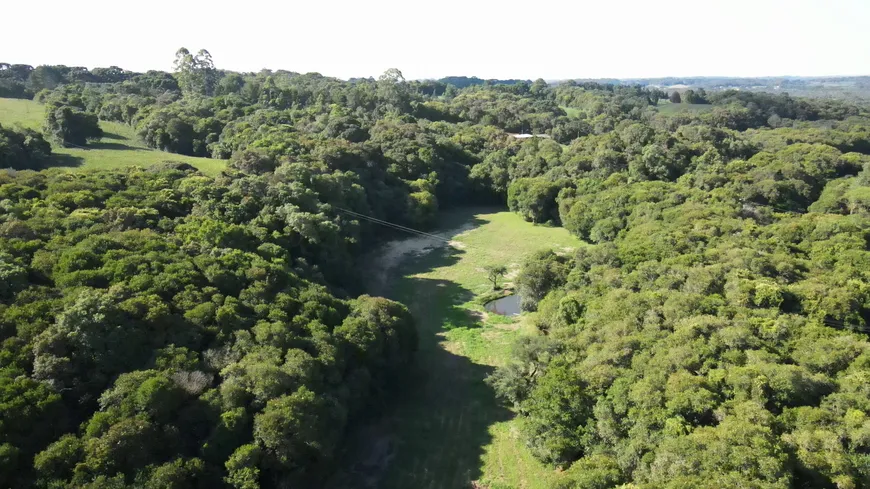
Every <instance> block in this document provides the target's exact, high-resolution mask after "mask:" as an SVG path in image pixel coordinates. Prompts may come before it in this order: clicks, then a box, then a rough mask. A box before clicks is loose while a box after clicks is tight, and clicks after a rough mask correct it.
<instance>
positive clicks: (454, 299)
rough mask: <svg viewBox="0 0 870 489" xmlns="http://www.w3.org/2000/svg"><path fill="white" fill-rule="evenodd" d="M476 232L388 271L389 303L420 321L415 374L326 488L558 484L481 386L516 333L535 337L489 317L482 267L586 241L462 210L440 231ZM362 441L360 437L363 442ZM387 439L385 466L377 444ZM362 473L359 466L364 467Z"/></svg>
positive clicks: (523, 319)
mask: <svg viewBox="0 0 870 489" xmlns="http://www.w3.org/2000/svg"><path fill="white" fill-rule="evenodd" d="M469 224H471V225H473V228H472V229H471V230H469V231H466V232H463V233H461V234H458V235H456V236H453V237H452V239H453V243H454V245H453V246H442V247H438V248H435V249H434V250H429V251H428V252H426V253H423V254H420V255H415V256H413V257H412V258H406V259H405V260H404V262H403V263H402V264H401V265H399V267H398V268H397V269H396V270H395V271H394V273H392V274H391V275H392V277H391V278H390V280H389V283H388V284H387V285H388V287H387V289H386V293H387V295H388V296H390V297H392V298H394V299H397V300H400V301H402V302H404V303H405V304H407V305H408V307H409V308H410V309H411V312H412V313H413V314H414V317H415V318H416V320H417V326H418V330H419V333H420V351H419V352H418V354H417V368H418V369H419V371H417V372H414V373H412V374H411V375H410V376H411V380H410V381H409V385H408V387H407V388H406V389H405V390H403V391H402V393H401V396H402V397H401V399H399V400H398V402H397V404H396V405H394V406H393V407H391V408H390V411H389V412H388V413H386V414H385V415H384V416H383V419H382V420H381V421H380V422H379V425H380V426H379V428H378V429H377V430H376V434H373V432H372V431H371V430H366V431H365V432H364V433H365V435H363V439H357V440H356V441H355V444H356V448H355V449H352V450H351V453H355V455H349V456H348V457H347V458H348V460H347V464H346V467H347V472H349V473H345V474H344V476H343V477H339V478H338V479H339V480H337V481H335V483H334V484H332V485H330V487H336V488H337V487H378V488H396V489H399V488H402V489H404V488H410V487H413V488H431V489H436V488H437V489H441V488H445V489H450V488H466V489H467V488H470V487H471V482H472V481H477V482H478V483H479V484H480V485H481V486H483V487H487V488H492V489H495V488H515V489H521V488H522V489H525V488H529V489H537V488H541V489H543V488H546V487H550V486H551V485H552V483H553V482H554V481H555V480H556V479H557V478H558V477H559V474H558V473H557V472H556V471H554V470H553V469H552V468H549V467H545V466H543V465H541V464H540V463H538V462H537V461H535V460H534V459H533V458H532V457H531V455H530V454H529V453H528V451H527V450H526V449H525V448H524V446H523V445H522V442H520V441H518V440H517V435H516V432H517V425H516V423H517V422H518V421H516V420H514V419H513V414H512V413H511V412H510V411H509V410H508V409H506V408H505V407H504V406H502V405H500V404H499V403H498V402H496V399H495V398H494V396H493V392H492V389H490V387H489V386H487V385H486V384H485V383H484V381H483V379H484V378H485V377H486V376H487V375H488V374H489V373H490V372H492V370H493V368H494V367H495V366H498V365H500V364H502V363H504V362H505V361H506V359H507V357H508V354H509V352H510V347H511V345H512V343H513V340H514V339H515V338H516V337H517V335H521V334H533V333H532V331H533V329H534V328H533V327H532V326H531V321H530V320H529V316H527V315H524V316H520V318H519V319H510V318H505V317H502V316H496V315H487V314H485V312H484V309H483V307H481V306H480V305H479V303H478V302H477V301H475V297H477V296H478V295H481V294H485V293H487V292H489V290H490V287H491V286H490V284H489V282H488V281H487V278H486V274H485V273H484V272H483V267H484V266H486V265H490V264H492V265H495V264H504V265H506V266H508V268H509V269H516V268H517V267H518V266H519V264H520V263H521V262H522V260H523V259H524V258H525V257H526V256H528V255H529V254H530V253H532V252H534V251H537V250H539V249H543V248H557V249H563V250H564V249H566V248H573V247H576V246H578V245H579V244H580V242H579V241H578V240H576V239H575V238H574V237H572V236H571V235H570V234H569V233H568V232H567V231H566V230H564V229H561V228H549V227H544V226H534V225H532V224H529V223H527V222H524V221H522V219H520V218H519V217H518V216H517V215H515V214H512V213H509V212H491V211H482V210H478V211H473V210H464V211H461V212H455V213H451V214H448V215H447V216H445V219H444V224H443V226H442V229H456V228H457V227H459V226H463V225H465V226H467V225H469ZM357 438H360V437H357ZM385 439H387V440H390V441H389V443H391V444H392V446H393V448H392V454H391V455H390V456H388V457H385V458H386V459H387V460H385V461H384V462H383V464H382V465H383V467H382V468H380V469H376V470H373V469H372V467H373V466H375V467H377V466H378V465H381V464H378V463H373V462H372V460H371V458H372V456H371V453H372V451H373V450H372V448H371V447H372V444H376V443H379V440H380V441H382V440H385ZM360 467H362V469H361V468H360Z"/></svg>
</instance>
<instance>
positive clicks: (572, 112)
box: [559, 105, 580, 117]
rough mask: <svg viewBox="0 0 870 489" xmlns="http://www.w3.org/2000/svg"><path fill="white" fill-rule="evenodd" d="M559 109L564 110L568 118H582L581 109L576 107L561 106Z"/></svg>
mask: <svg viewBox="0 0 870 489" xmlns="http://www.w3.org/2000/svg"><path fill="white" fill-rule="evenodd" d="M559 108H561V109H562V110H564V111H565V114H567V115H568V117H580V109H578V108H576V107H567V106H565V105H560V106H559Z"/></svg>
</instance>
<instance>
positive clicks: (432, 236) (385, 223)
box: [332, 205, 450, 243]
mask: <svg viewBox="0 0 870 489" xmlns="http://www.w3.org/2000/svg"><path fill="white" fill-rule="evenodd" d="M332 207H333V208H334V209H335V210H338V211H341V212H344V213H346V214H349V215H351V216H353V217H357V218H360V219H365V220H367V221H370V222H373V223H375V224H380V225H382V226H386V227H389V228H392V229H396V230H398V231H404V232H407V233H411V234H415V235H417V236H421V237H424V238H429V239H434V240H438V241H442V242H444V243H449V242H450V240H449V239H447V238H445V237H443V236H438V235H437V234H431V233H427V232H425V231H420V230H418V229H414V228H409V227H407V226H402V225H401V224H396V223H392V222H389V221H384V220H382V219H378V218H375V217H372V216H367V215H365V214H361V213H359V212H355V211H352V210H349V209H345V208H343V207H338V206H335V205H333V206H332Z"/></svg>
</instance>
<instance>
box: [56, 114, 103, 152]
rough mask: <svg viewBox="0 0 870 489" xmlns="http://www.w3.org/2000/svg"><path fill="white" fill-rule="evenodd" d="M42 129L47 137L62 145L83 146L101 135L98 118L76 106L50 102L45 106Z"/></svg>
mask: <svg viewBox="0 0 870 489" xmlns="http://www.w3.org/2000/svg"><path fill="white" fill-rule="evenodd" d="M42 130H43V132H44V133H45V134H47V135H48V137H49V138H51V139H53V140H55V141H57V142H58V143H60V144H63V145H67V144H69V145H74V146H84V145H86V144H88V141H93V140H95V139H100V138H101V137H103V130H102V129H100V125H99V120H98V119H97V116H96V115H94V114H89V113H87V112H85V111H83V110H81V109H80V108H78V107H73V106H69V105H56V104H54V103H50V104H48V105H46V107H45V123H44V124H43V127H42Z"/></svg>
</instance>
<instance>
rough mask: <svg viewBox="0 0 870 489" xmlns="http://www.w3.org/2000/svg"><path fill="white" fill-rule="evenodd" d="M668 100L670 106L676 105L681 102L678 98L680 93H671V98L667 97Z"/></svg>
mask: <svg viewBox="0 0 870 489" xmlns="http://www.w3.org/2000/svg"><path fill="white" fill-rule="evenodd" d="M668 100H670V101H671V103H672V104H678V103H680V102H682V101H683V100H682V98H681V97H680V92H672V93H671V96H670V97H668Z"/></svg>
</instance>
